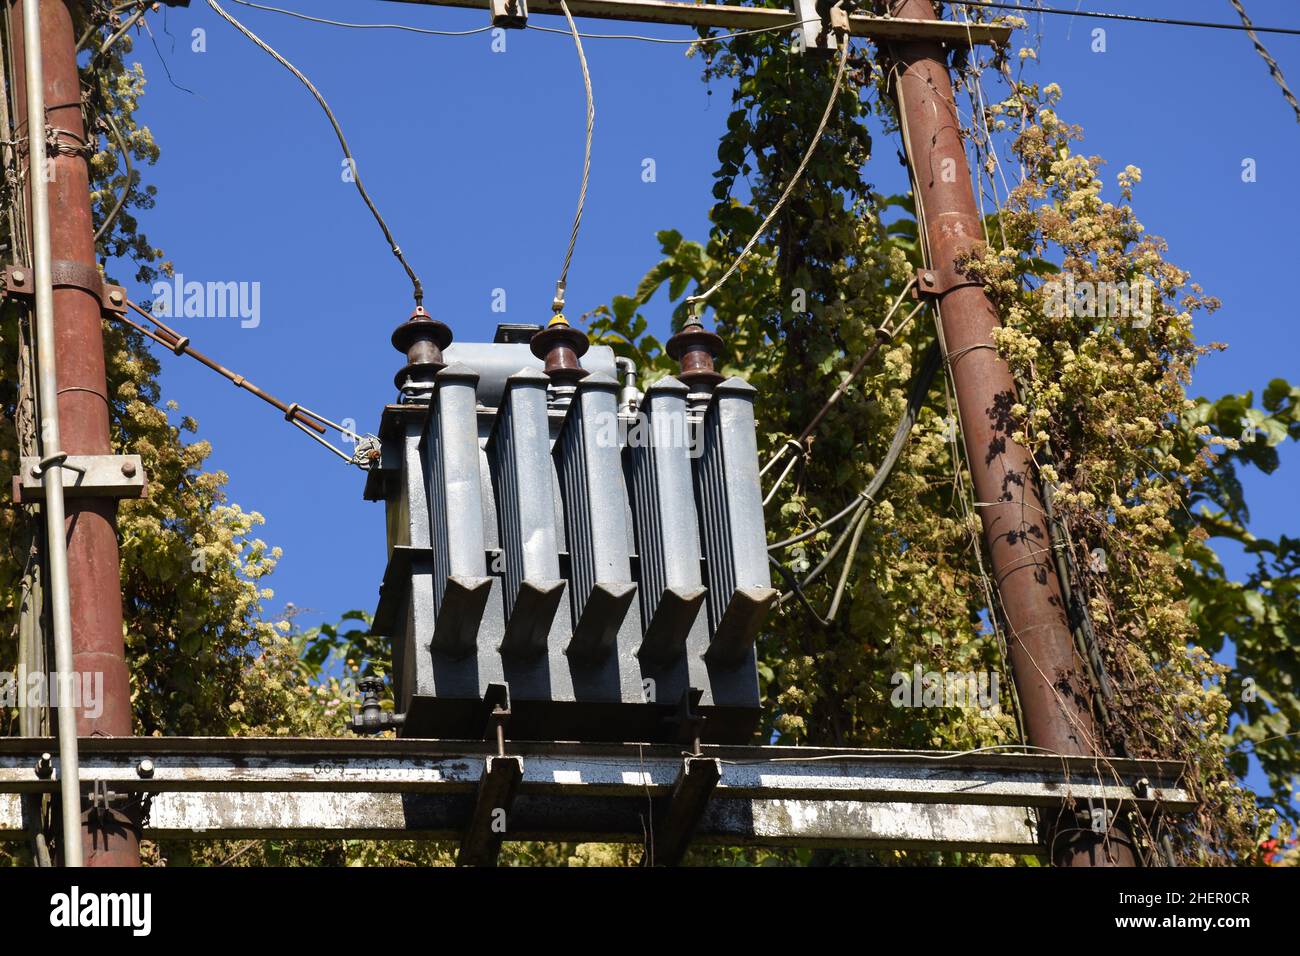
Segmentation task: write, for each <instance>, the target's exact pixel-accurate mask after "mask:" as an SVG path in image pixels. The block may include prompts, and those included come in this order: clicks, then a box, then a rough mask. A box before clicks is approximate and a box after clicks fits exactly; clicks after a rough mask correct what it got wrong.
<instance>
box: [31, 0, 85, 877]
mask: <svg viewBox="0 0 1300 956" xmlns="http://www.w3.org/2000/svg"><path fill="white" fill-rule="evenodd" d="M40 7H41V5H40V0H25V2H24V3H23V41H24V49H25V51H26V54H27V55H26V61H27V70H26V77H25V79H26V83H27V130H28V143H29V149H28V151H27V155H28V175H27V180H28V182H30V183H31V188H32V209H31V214H32V252H33V256H34V258H35V262H34V270H35V273H36V370H37V385H38V389H39V395H40V403H41V408H40V412H41V484H42V485H43V486H44V488H45V504H44V505H43V510H44V511H45V527H46V534H45V541H46V556H47V558H48V559H49V565H50V604H51V605H52V607H53V618H54V669H55V673H56V675H57V678H56V680H57V683H56V686H57V687H58V690H59V706H58V708H57V711H58V718H59V719H58V739H59V793H60V795H61V796H62V798H63V799H62V803H63V839H62V840H61V841H60V842H61V847H60V849H61V850H62V856H63V865H64V866H81V865H82V854H81V781H80V772H79V768H78V763H77V712H76V710H75V709H74V708H73V707H72V701H73V700H74V696H73V694H72V693H71V690H72V604H71V599H70V597H69V593H68V542H67V538H66V537H65V534H66V532H65V530H64V511H63V459H64V458H65V457H66V455H64V454H63V452H62V450H61V447H60V446H61V445H62V440H61V438H60V436H59V383H58V379H57V378H56V373H55V367H54V268H53V262H52V260H51V252H50V198H49V189H48V186H47V181H46V177H45V170H44V169H42V168H40V166H39V165H38V163H40V162H41V161H42V160H44V159H45V153H44V142H45V71H44V67H43V64H42V62H41V10H40ZM38 157H40V158H38Z"/></svg>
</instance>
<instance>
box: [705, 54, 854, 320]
mask: <svg viewBox="0 0 1300 956" xmlns="http://www.w3.org/2000/svg"><path fill="white" fill-rule="evenodd" d="M836 35H837V37H838V39H839V42H840V56H839V63H838V64H837V66H836V68H835V82H834V83H833V84H832V85H831V95H830V97H829V98H828V99H827V100H826V110H825V111H824V112H823V113H822V118H821V122H820V123H818V124H817V129H816V130H815V131H814V132H813V136H812V140H811V141H810V142H809V143H808V150H807V152H805V153H804V155H803V159H801V160H800V161H799V165H798V167H797V168H796V169H795V171H794V175H793V176H791V177H790V181H789V182H788V183H786V186H785V189H784V190H783V191H782V192H781V195H780V197H779V198H778V199H777V201H776V203H775V204H774V205H773V206H772V210H771V212H769V213H768V214H767V216H766V217H764V219H763V221H762V222H761V223H759V224H758V228H757V229H756V230H754V234H753V235H752V236H750V237H749V241H748V242H747V243H745V247H744V248H743V249H741V250H740V254H739V255H738V256H736V259H735V261H734V262H732V263H731V265H730V266H728V267H727V271H726V272H724V273H723V274H722V276H721V277H720V278H719V279H718V281H717V282H715V283H713V285H711V286H709V288H708V289H706V290H705V291H703V292H700V293H697V294H696V295H692V296H688V297H687V299H686V303H687V305H689V306H691V307H692V308H696V309H699V308H702V307H703V305H704V303H705V302H708V301H709V298H710V297H711V296H712V295H713V293H715V292H717V291H718V290H719V289H720V288H722V285H723V283H725V282H726V281H727V280H728V279H730V278H731V276H732V274H733V273H734V272H735V271H736V270H737V269H739V268H740V264H741V263H742V262H744V261H745V257H746V256H748V255H749V254H750V252H751V251H753V248H754V246H755V245H757V243H758V240H759V238H760V237H762V235H763V233H764V232H766V231H767V227H768V226H770V225H771V224H772V223H773V221H775V219H776V217H777V216H778V215H780V214H781V210H782V209H783V208H784V207H785V203H786V200H787V199H789V198H790V194H791V193H792V192H794V187H795V186H797V185H798V184H799V180H800V179H801V178H802V177H803V171H804V169H806V168H807V166H808V163H809V162H810V161H811V160H812V158H813V153H814V152H816V151H817V144H818V143H820V142H821V138H822V134H823V133H824V132H826V125H827V124H828V123H829V122H830V119H831V114H832V113H833V112H834V110H835V100H836V98H838V97H839V95H840V89H841V88H842V87H843V86H844V67H845V66H846V65H847V63H848V61H849V35H848V31H847V30H838V31H836Z"/></svg>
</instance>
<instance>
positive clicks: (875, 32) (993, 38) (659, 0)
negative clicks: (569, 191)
mask: <svg viewBox="0 0 1300 956" xmlns="http://www.w3.org/2000/svg"><path fill="white" fill-rule="evenodd" d="M389 2H392V3H408V4H420V5H422V6H428V7H461V8H465V9H483V8H485V7H487V6H488V5H489V0H389ZM569 10H570V12H572V13H573V15H574V16H575V17H588V18H590V19H593V20H631V21H636V22H641V23H669V24H675V25H678V26H688V27H716V28H719V29H726V30H774V29H779V28H781V27H783V26H789V27H790V28H791V29H794V27H795V26H796V25H797V24H798V23H799V21H800V16H799V15H798V14H797V13H795V12H793V11H791V10H781V9H777V8H772V7H739V6H730V5H727V4H714V3H677V2H673V0H570V2H569ZM527 11H528V12H530V13H547V14H553V15H556V16H563V12H562V11H561V10H560V2H559V0H527ZM849 34H850V35H851V36H855V37H868V38H870V39H873V40H884V41H902V40H938V41H940V42H942V43H949V44H954V45H959V46H971V45H981V44H982V45H985V46H1001V45H1005V44H1007V43H1008V42H1009V41H1010V39H1011V28H1010V27H1008V26H1001V25H998V24H992V23H974V22H966V21H961V22H958V21H951V20H912V19H904V18H900V17H876V16H864V15H861V14H855V15H851V16H850V17H849Z"/></svg>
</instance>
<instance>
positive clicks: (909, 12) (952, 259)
mask: <svg viewBox="0 0 1300 956" xmlns="http://www.w3.org/2000/svg"><path fill="white" fill-rule="evenodd" d="M893 6H894V8H893V10H892V13H893V15H894V16H895V17H906V18H911V19H916V20H935V19H938V18H937V17H936V16H935V13H934V6H933V4H932V3H931V2H930V0H903V2H902V3H901V4H894V5H893ZM891 53H892V55H893V58H894V62H895V63H896V65H897V69H898V74H897V76H896V78H895V82H896V84H897V95H898V97H899V107H900V114H901V115H902V117H903V119H904V130H905V137H906V140H907V143H906V145H907V150H908V157H909V162H910V164H911V172H912V181H913V188H914V190H915V194H916V201H917V214H918V217H919V218H920V217H923V224H924V229H925V235H926V239H927V241H928V248H929V261H928V262H927V266H928V269H927V270H926V272H925V273H924V274H923V276H922V282H921V289H922V291H923V292H925V293H928V294H930V295H933V296H934V298H935V300H936V304H937V308H938V310H939V314H940V316H941V318H940V323H941V326H942V330H943V337H944V340H945V345H946V348H947V355H948V359H949V362H950V367H951V369H952V379H953V386H954V388H955V390H956V392H957V405H958V410H959V412H960V415H961V425H962V437H963V440H964V443H965V446H966V457H967V460H968V462H969V465H970V471H971V480H972V482H973V484H974V486H975V494H976V496H977V499H976V500H977V501H978V502H979V503H980V504H979V512H980V518H981V520H982V522H983V527H984V538H985V542H986V543H987V546H988V549H989V552H990V554H991V558H992V565H993V574H994V579H995V581H996V583H997V588H998V593H999V594H1000V596H1001V604H1002V610H1003V613H1004V616H1005V619H1006V624H1007V630H1008V632H1009V633H1008V638H1007V641H1008V649H1009V653H1010V656H1011V668H1012V674H1013V678H1014V680H1015V683H1016V692H1017V694H1018V696H1019V699H1020V706H1021V709H1022V711H1023V717H1024V722H1025V730H1026V733H1027V735H1028V738H1029V743H1030V744H1031V745H1033V746H1036V747H1045V748H1047V749H1049V750H1053V751H1056V752H1058V753H1063V754H1069V755H1072V756H1073V755H1097V756H1100V755H1102V753H1103V750H1104V748H1103V744H1102V742H1101V741H1100V740H1099V738H1098V737H1097V732H1096V728H1095V726H1094V723H1093V719H1092V708H1091V703H1090V697H1089V688H1088V686H1087V683H1086V681H1085V678H1084V672H1083V668H1082V664H1081V662H1080V661H1079V659H1078V657H1077V656H1076V653H1075V648H1074V640H1073V637H1072V635H1071V631H1070V625H1069V622H1068V620H1067V618H1066V613H1065V605H1064V600H1063V598H1062V591H1061V585H1060V581H1059V579H1058V578H1057V574H1056V565H1055V563H1054V561H1053V554H1052V550H1051V549H1052V536H1051V534H1050V533H1049V529H1048V527H1047V523H1046V517H1045V514H1044V508H1043V502H1042V498H1041V496H1040V494H1039V491H1038V486H1037V479H1036V477H1035V473H1034V469H1033V465H1032V461H1031V457H1030V454H1029V452H1028V450H1027V449H1026V448H1024V447H1023V446H1022V445H1019V444H1017V443H1016V442H1014V441H1012V439H1011V432H1012V431H1013V429H1014V424H1013V422H1012V418H1011V412H1010V409H1011V406H1012V405H1014V404H1015V403H1016V386H1015V381H1014V379H1013V378H1012V375H1011V369H1010V368H1009V367H1008V366H1007V364H1006V362H1004V361H1003V360H1002V359H1001V358H1000V357H999V355H998V353H997V350H996V349H995V348H994V346H993V331H994V329H996V328H998V325H999V319H998V315H997V312H996V311H994V308H993V305H992V303H991V302H990V301H989V299H988V296H986V295H985V294H984V288H983V286H982V284H981V283H979V282H978V281H975V280H972V279H970V278H968V277H967V276H966V275H965V274H964V273H963V272H962V271H961V270H960V268H958V261H959V260H960V259H961V258H962V256H963V255H964V254H966V253H968V252H970V251H971V249H972V247H973V246H974V245H975V244H976V243H977V242H981V241H982V239H983V235H984V232H983V228H982V225H981V220H980V216H979V213H978V211H977V208H976V205H975V194H974V190H973V187H972V185H971V175H970V169H969V167H968V165H967V162H966V151H965V147H964V145H963V143H962V137H961V122H960V119H959V117H958V115H957V109H956V102H955V100H954V93H953V87H952V81H951V78H950V76H949V73H948V67H947V61H946V57H945V53H944V49H943V47H942V46H940V45H939V44H938V43H937V42H934V41H914V42H907V43H899V44H897V45H896V46H894V47H893V48H892V50H891ZM1093 809H1095V810H1098V811H1100V810H1102V808H1100V807H1097V808H1093ZM1106 809H1109V810H1112V811H1113V810H1114V809H1115V808H1113V807H1111V808H1106ZM1046 830H1047V840H1048V844H1049V850H1050V853H1051V855H1052V858H1053V859H1054V861H1055V862H1057V863H1058V864H1061V865H1066V866H1133V865H1135V863H1134V856H1133V853H1132V850H1131V846H1130V843H1129V840H1128V837H1127V835H1126V834H1125V833H1123V832H1121V831H1118V830H1115V829H1112V830H1111V833H1110V837H1111V839H1108V840H1106V841H1104V843H1103V842H1102V841H1101V839H1100V834H1098V833H1095V832H1094V831H1093V830H1092V828H1091V826H1090V825H1089V824H1087V823H1084V822H1081V819H1080V818H1079V817H1078V816H1077V814H1076V813H1073V812H1067V813H1066V814H1065V815H1063V816H1062V817H1061V818H1060V819H1058V820H1055V821H1048V826H1047V827H1046Z"/></svg>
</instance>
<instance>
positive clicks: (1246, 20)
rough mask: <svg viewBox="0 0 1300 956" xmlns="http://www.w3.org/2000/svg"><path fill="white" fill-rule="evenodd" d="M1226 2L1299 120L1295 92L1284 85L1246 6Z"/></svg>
mask: <svg viewBox="0 0 1300 956" xmlns="http://www.w3.org/2000/svg"><path fill="white" fill-rule="evenodd" d="M1228 2H1229V3H1231V4H1232V6H1233V8H1234V9H1235V10H1236V11H1237V15H1238V16H1240V17H1241V23H1242V26H1244V27H1245V28H1246V33H1247V35H1249V36H1250V41H1251V42H1252V43H1254V44H1255V52H1256V53H1258V54H1259V55H1260V58H1261V59H1263V61H1264V62H1265V63H1266V64H1267V65H1268V72H1269V75H1270V76H1272V77H1273V80H1274V81H1275V82H1276V83H1277V85H1278V86H1280V87H1282V96H1283V97H1285V98H1286V101H1287V103H1289V104H1290V105H1291V109H1292V110H1294V111H1295V115H1296V122H1300V103H1297V102H1296V98H1295V94H1294V93H1292V92H1291V87H1289V86H1287V85H1286V77H1285V76H1283V75H1282V68H1281V67H1280V66H1278V65H1277V60H1275V59H1273V57H1272V56H1271V55H1270V54H1269V52H1268V50H1267V49H1266V48H1265V47H1264V44H1263V42H1261V40H1260V39H1259V36H1258V35H1257V34H1256V32H1255V25H1254V24H1253V23H1251V22H1250V17H1248V16H1246V8H1245V7H1243V6H1242V5H1241V0H1228Z"/></svg>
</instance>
